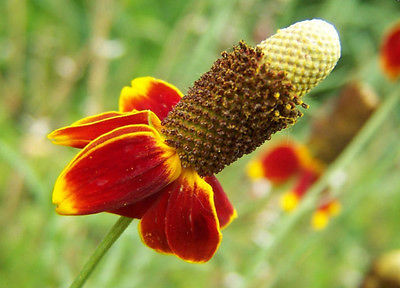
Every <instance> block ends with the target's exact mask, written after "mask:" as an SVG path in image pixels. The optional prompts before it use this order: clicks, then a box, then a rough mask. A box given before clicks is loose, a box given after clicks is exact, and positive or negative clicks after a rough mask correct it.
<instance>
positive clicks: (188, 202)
mask: <svg viewBox="0 0 400 288" xmlns="http://www.w3.org/2000/svg"><path fill="white" fill-rule="evenodd" d="M164 191H165V192H164V195H163V196H161V197H160V199H159V201H158V202H157V204H155V206H153V207H151V208H150V209H149V210H148V212H146V213H145V214H144V215H143V218H142V220H141V222H140V229H139V231H140V232H141V235H142V239H143V242H144V243H145V244H146V245H148V246H149V247H151V248H153V249H155V250H156V251H159V252H163V253H172V254H174V255H176V256H178V257H179V258H181V259H183V260H185V261H188V262H207V261H208V260H210V259H211V257H212V256H213V255H214V253H215V252H216V251H217V249H218V246H219V244H220V242H221V239H222V235H221V232H220V230H219V222H218V217H217V211H216V209H215V205H214V199H213V198H214V197H213V191H212V188H211V186H210V185H209V184H207V182H206V181H205V180H203V179H202V178H201V177H200V176H199V175H198V174H197V173H196V172H195V171H192V170H188V169H184V170H182V174H181V176H180V177H179V178H178V179H177V180H176V181H175V182H173V183H172V184H170V185H169V186H168V187H167V188H166V189H165V190H164ZM167 244H168V245H167Z"/></svg>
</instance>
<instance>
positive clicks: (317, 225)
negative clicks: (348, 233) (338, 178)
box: [311, 199, 341, 230]
mask: <svg viewBox="0 0 400 288" xmlns="http://www.w3.org/2000/svg"><path fill="white" fill-rule="evenodd" d="M340 210H341V204H340V202H339V201H338V200H337V199H329V200H327V201H324V203H322V204H321V205H320V206H319V207H318V209H317V210H316V211H315V212H314V213H313V215H312V218H311V226H312V227H313V228H314V230H322V229H325V228H326V226H327V225H328V224H329V220H330V219H331V218H332V217H335V216H337V215H338V214H339V213H340Z"/></svg>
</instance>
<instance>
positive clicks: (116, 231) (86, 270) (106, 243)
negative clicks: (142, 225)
mask: <svg viewBox="0 0 400 288" xmlns="http://www.w3.org/2000/svg"><path fill="white" fill-rule="evenodd" d="M132 221H133V218H128V217H124V216H121V217H120V218H119V219H118V220H117V222H115V224H114V226H113V227H112V228H111V229H110V231H109V232H108V233H107V235H106V236H105V237H104V239H103V240H102V241H101V242H100V244H99V246H97V248H96V250H95V251H94V253H93V254H92V256H90V258H89V260H88V261H87V262H86V264H85V266H83V268H82V270H81V271H80V272H79V274H78V276H77V277H76V278H75V280H74V282H73V283H72V284H71V286H69V287H70V288H80V287H83V285H84V284H85V282H86V280H87V279H88V278H89V276H90V275H91V274H92V272H93V270H94V269H95V268H96V266H97V264H99V262H100V260H101V258H103V256H104V255H105V254H106V252H107V251H108V249H110V247H111V246H112V245H113V244H114V243H115V241H117V239H118V238H119V236H121V234H122V233H123V232H124V231H125V229H126V228H128V226H129V224H131V222H132Z"/></svg>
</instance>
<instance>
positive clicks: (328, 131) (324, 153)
mask: <svg viewBox="0 0 400 288" xmlns="http://www.w3.org/2000/svg"><path fill="white" fill-rule="evenodd" d="M335 101H336V103H335V104H334V107H333V109H332V111H331V112H330V113H329V114H324V115H322V116H319V117H316V118H315V119H314V121H313V126H312V130H311V135H310V138H309V141H308V143H307V146H308V147H310V149H311V150H312V151H313V155H314V157H315V158H317V159H318V160H320V161H322V162H323V163H325V164H329V163H330V162H332V161H334V160H335V159H336V157H337V156H339V154H340V153H341V152H342V151H343V149H344V148H345V147H346V146H347V145H348V143H349V142H350V141H351V140H352V139H353V137H354V136H355V135H356V134H357V132H358V131H359V130H360V129H361V128H362V126H363V125H364V123H365V122H366V121H367V120H368V118H369V117H370V116H371V115H372V113H373V112H374V111H375V109H376V108H377V107H378V104H379V100H378V97H377V95H376V94H375V92H374V91H373V90H372V89H371V88H370V87H369V86H367V85H366V84H361V83H358V82H352V83H350V84H348V85H346V86H345V87H344V88H343V90H342V91H341V93H340V95H339V97H338V98H337V99H335Z"/></svg>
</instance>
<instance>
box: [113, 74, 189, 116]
mask: <svg viewBox="0 0 400 288" xmlns="http://www.w3.org/2000/svg"><path fill="white" fill-rule="evenodd" d="M182 97H183V94H182V93H181V92H180V91H179V90H178V88H176V87H174V86H173V85H171V84H169V83H167V82H165V81H162V80H159V79H155V78H153V77H140V78H136V79H134V80H132V83H131V87H128V86H127V87H124V88H123V89H122V91H121V96H120V98H119V110H120V111H123V112H130V111H133V110H147V109H148V110H151V111H153V112H154V113H155V114H156V115H157V116H158V117H159V118H160V119H161V120H163V119H164V118H165V117H166V116H167V114H168V112H169V111H171V109H172V108H173V107H174V106H175V105H176V103H178V102H179V100H180V99H181V98H182Z"/></svg>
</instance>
